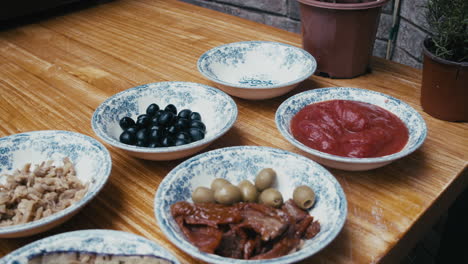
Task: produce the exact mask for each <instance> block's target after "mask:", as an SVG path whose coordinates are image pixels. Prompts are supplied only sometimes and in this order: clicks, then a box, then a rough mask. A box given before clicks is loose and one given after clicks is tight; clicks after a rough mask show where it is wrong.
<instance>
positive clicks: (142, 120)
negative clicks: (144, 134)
mask: <svg viewBox="0 0 468 264" xmlns="http://www.w3.org/2000/svg"><path fill="white" fill-rule="evenodd" d="M150 122H151V120H150V118H149V116H147V115H140V116H139V117H138V119H137V121H136V126H137V127H138V128H144V127H147V126H148V125H149V124H150Z"/></svg>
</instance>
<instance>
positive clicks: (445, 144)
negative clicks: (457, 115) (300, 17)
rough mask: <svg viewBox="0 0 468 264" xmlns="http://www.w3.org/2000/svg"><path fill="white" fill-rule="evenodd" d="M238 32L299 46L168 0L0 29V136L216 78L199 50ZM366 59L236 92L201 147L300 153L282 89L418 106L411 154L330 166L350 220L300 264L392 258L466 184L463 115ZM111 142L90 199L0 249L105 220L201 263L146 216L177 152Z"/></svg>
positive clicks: (115, 5)
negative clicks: (281, 123)
mask: <svg viewBox="0 0 468 264" xmlns="http://www.w3.org/2000/svg"><path fill="white" fill-rule="evenodd" d="M245 40H269V41H279V42H283V43H287V44H291V45H295V46H300V45H301V44H300V43H301V38H300V35H297V34H293V33H290V32H286V31H283V30H280V29H275V28H272V27H269V26H265V25H262V24H258V23H255V22H251V21H247V20H244V19H241V18H237V17H233V16H229V15H226V14H222V13H218V12H215V11H212V10H208V9H204V8H201V7H196V6H193V5H189V4H186V3H183V2H179V1H175V0H158V1H156V0H131V1H130V0H120V1H112V2H109V3H105V4H101V5H97V6H93V7H90V8H85V9H82V10H77V11H76V12H72V13H67V14H64V15H62V16H58V17H54V18H49V19H46V20H43V21H40V22H37V23H33V24H29V25H23V26H20V27H16V28H10V29H8V30H5V31H2V32H0V91H1V94H0V136H7V135H11V134H15V133H20V132H26V131H33V130H47V129H59V130H71V131H77V132H80V133H83V134H86V135H89V136H93V137H95V135H94V133H93V131H92V129H91V125H90V118H91V116H92V114H93V112H94V110H95V108H96V107H97V106H98V105H99V104H100V103H102V102H103V101H104V100H105V99H106V98H108V97H109V96H111V95H113V94H115V93H117V92H120V91H122V90H125V89H128V88H130V87H133V86H136V85H140V84H145V83H151V82H159V81H191V82H199V83H204V84H208V85H214V84H213V83H211V82H210V81H208V80H206V79H204V78H203V77H202V76H201V75H200V74H199V73H198V71H197V67H196V62H197V59H198V57H199V56H200V55H201V54H202V53H203V52H205V51H206V50H208V49H210V48H213V47H215V46H218V45H221V44H225V43H229V42H236V41H245ZM415 45H416V44H415ZM372 68H373V72H372V73H371V74H367V75H364V76H361V77H358V78H354V79H350V80H333V79H327V78H321V77H317V76H312V77H311V78H309V79H308V80H306V81H305V82H304V83H303V84H302V85H301V86H300V87H299V88H297V89H296V90H294V91H293V92H291V93H289V94H287V95H285V96H281V97H279V98H275V99H271V100H264V101H248V100H243V99H238V98H234V100H235V101H236V103H237V105H238V109H239V117H238V120H237V122H236V123H235V125H234V127H233V128H232V129H231V130H230V131H229V132H228V133H227V134H226V135H224V136H223V137H222V138H220V139H219V140H217V141H216V142H215V143H214V144H213V145H211V146H210V147H209V149H216V148H221V147H228V146H237V145H261V146H270V147H275V148H281V149H285V150H288V151H292V152H296V153H302V152H301V151H300V150H298V149H296V148H295V147H293V146H292V145H291V144H289V143H288V142H287V141H286V140H285V139H283V137H282V136H281V135H280V133H279V132H278V131H277V129H276V126H275V122H274V114H275V111H276V108H277V107H278V106H279V105H280V104H281V102H283V101H284V100H285V99H286V98H288V97H290V96H292V95H294V94H296V93H299V92H302V91H305V90H310V89H314V88H318V87H327V86H348V87H359V88H365V89H371V90H376V91H379V92H383V93H386V94H389V95H391V96H394V97H397V98H399V99H402V100H404V101H406V102H407V103H409V104H410V105H411V106H413V107H414V108H415V109H417V110H418V111H419V112H420V113H421V114H422V115H423V117H424V119H425V120H426V122H427V126H428V129H429V133H428V137H427V140H426V142H425V143H424V145H423V146H422V147H421V148H420V149H419V150H418V151H416V152H415V153H413V154H411V155H410V156H408V157H406V158H403V159H401V160H399V161H397V162H395V163H393V164H391V165H388V166H386V167H384V168H380V169H376V170H373V171H368V172H346V171H339V170H334V169H331V170H330V171H331V172H332V173H333V174H334V175H335V176H336V178H337V179H338V181H339V182H340V183H341V185H342V186H343V188H344V191H345V192H346V195H347V199H348V206H349V207H348V218H347V221H346V224H345V227H344V229H343V231H342V232H341V233H340V234H339V236H338V237H337V238H336V239H335V240H334V241H333V242H332V243H331V244H330V245H329V246H328V247H327V248H325V249H324V250H323V251H321V252H320V253H319V254H317V255H315V256H313V257H312V258H310V259H308V260H307V262H311V263H312V262H313V263H378V262H382V263H397V262H396V261H398V260H399V259H400V258H401V257H403V256H404V255H405V254H406V253H407V252H408V251H409V250H410V249H411V248H412V247H413V246H414V245H415V243H416V242H417V241H418V240H419V239H420V238H421V237H422V235H423V234H424V232H426V231H427V230H428V228H430V227H431V226H432V225H433V224H434V223H435V222H436V221H437V220H438V217H439V216H440V215H441V214H442V213H443V212H444V211H445V210H446V209H447V208H448V206H449V205H450V203H451V202H452V201H453V200H454V199H455V198H456V196H457V195H458V194H459V193H460V192H461V191H462V190H463V189H464V188H465V187H466V186H467V184H468V173H466V168H467V160H468V157H467V155H468V140H467V137H468V133H467V131H468V130H467V129H468V124H466V123H448V122H444V121H440V120H437V119H434V118H432V117H430V116H429V115H427V114H425V113H424V112H423V111H422V109H421V106H420V103H419V93H420V91H419V89H420V81H421V72H420V71H419V70H416V69H413V68H410V67H407V66H403V65H400V64H397V63H393V62H390V61H387V60H383V59H378V58H373V61H372ZM107 147H108V148H109V150H110V152H111V155H112V160H113V167H112V174H111V176H110V180H109V182H108V184H107V185H106V187H105V188H104V189H103V190H102V192H101V193H100V194H99V195H98V197H97V198H96V199H95V200H93V201H92V202H91V203H90V204H89V205H88V206H86V208H84V209H83V210H82V211H81V212H80V213H79V214H78V215H76V216H75V217H73V218H72V219H71V220H70V221H68V222H67V223H65V224H64V225H63V226H61V227H58V228H55V229H53V230H51V231H48V232H46V233H43V234H40V235H36V236H33V237H27V238H19V239H0V256H4V255H5V254H7V253H9V252H11V251H12V250H14V249H17V248H19V247H21V246H23V245H25V244H27V243H29V242H32V241H35V240H37V239H40V238H43V237H46V236H50V235H53V234H57V233H62V232H66V231H71V230H79V229H89V228H102V229H116V230H123V231H128V232H132V233H135V234H138V235H142V236H145V237H147V238H149V239H151V240H153V241H156V242H158V243H160V244H162V245H163V246H165V247H166V248H168V249H169V250H171V251H172V252H174V253H175V254H176V255H177V256H178V257H179V259H180V260H181V261H183V262H190V263H192V262H197V260H195V259H193V258H192V257H190V256H189V255H187V254H185V253H184V252H183V251H181V250H179V249H178V248H177V247H175V246H174V245H172V244H171V243H170V242H169V241H168V240H167V239H166V238H165V236H164V235H163V234H162V233H161V230H160V229H159V227H158V226H157V224H156V222H155V219H154V216H153V207H152V205H153V196H154V193H155V191H156V189H157V188H158V185H159V183H160V182H161V180H162V179H163V178H164V176H165V175H166V174H167V173H168V172H169V171H170V170H171V169H172V168H174V167H175V166H176V165H178V164H180V163H181V162H182V161H183V160H176V161H169V162H156V161H145V160H139V159H135V158H132V157H129V156H127V155H125V154H124V153H123V152H122V151H120V150H118V149H115V148H113V147H111V146H108V145H107ZM464 171H465V172H464Z"/></svg>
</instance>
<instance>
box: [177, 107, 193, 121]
mask: <svg viewBox="0 0 468 264" xmlns="http://www.w3.org/2000/svg"><path fill="white" fill-rule="evenodd" d="M191 113H192V111H190V110H189V109H184V110H182V111H180V112H179V114H178V115H177V116H178V117H181V118H185V119H189V118H190V114H191Z"/></svg>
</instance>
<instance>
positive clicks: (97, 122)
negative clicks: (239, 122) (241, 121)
mask: <svg viewBox="0 0 468 264" xmlns="http://www.w3.org/2000/svg"><path fill="white" fill-rule="evenodd" d="M164 86H166V87H167V88H169V89H171V88H176V87H182V86H191V87H193V88H201V89H205V90H206V91H207V92H209V93H211V94H215V95H216V96H219V97H220V98H222V99H223V100H224V103H226V104H227V105H228V106H229V108H230V109H232V112H231V115H230V116H228V117H227V118H228V120H227V121H226V123H225V125H224V127H223V128H222V129H221V130H220V131H217V132H216V134H214V135H212V136H211V137H205V138H203V139H202V140H198V141H195V142H192V143H189V144H185V145H180V146H171V147H160V148H148V147H138V146H133V145H127V144H124V143H121V142H120V141H119V140H117V139H114V138H112V137H111V136H109V135H108V134H107V133H106V132H105V131H104V130H103V128H102V125H101V123H102V120H101V117H100V115H101V114H102V113H103V112H104V111H105V110H106V108H108V107H109V106H108V105H109V104H111V103H112V102H113V101H116V100H119V99H121V98H125V97H127V96H134V95H132V94H134V93H138V92H139V91H140V90H149V89H153V88H156V89H158V88H163V87H164ZM135 96H136V95H135ZM237 114H238V110H237V105H236V103H235V102H234V100H233V99H232V98H231V97H230V96H229V95H227V94H226V93H225V92H223V91H221V90H219V89H217V88H214V87H211V86H208V85H204V84H200V83H194V82H180V81H167V82H155V83H148V84H143V85H139V86H135V87H132V88H129V89H127V90H124V91H122V92H119V93H116V94H114V95H112V96H111V97H109V98H108V99H107V100H105V101H104V102H103V103H101V104H100V105H99V106H98V107H97V108H96V110H95V111H94V114H93V116H92V119H91V126H92V129H93V130H94V132H95V133H96V135H98V136H99V137H101V138H102V139H103V140H104V141H106V142H107V143H109V144H111V145H113V146H116V147H118V148H121V149H124V150H128V151H135V152H141V153H170V152H175V151H183V150H187V149H191V148H194V147H198V146H201V145H204V144H207V143H210V142H212V141H214V140H216V139H217V138H218V137H220V136H222V135H224V134H225V133H226V132H227V131H228V130H229V129H230V128H231V127H232V125H233V124H234V123H235V121H236V119H237ZM115 122H118V121H115Z"/></svg>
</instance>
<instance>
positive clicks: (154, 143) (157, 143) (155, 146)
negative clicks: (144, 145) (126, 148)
mask: <svg viewBox="0 0 468 264" xmlns="http://www.w3.org/2000/svg"><path fill="white" fill-rule="evenodd" d="M157 147H161V144H160V143H159V142H150V143H149V144H148V148H157Z"/></svg>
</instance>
